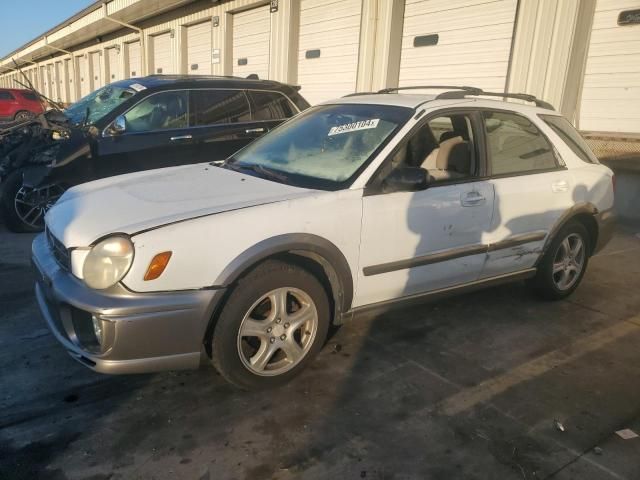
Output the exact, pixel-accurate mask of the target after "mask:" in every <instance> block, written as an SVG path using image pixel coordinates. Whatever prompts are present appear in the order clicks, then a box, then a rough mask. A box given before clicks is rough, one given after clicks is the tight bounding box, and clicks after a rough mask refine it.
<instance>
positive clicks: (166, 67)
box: [152, 32, 175, 74]
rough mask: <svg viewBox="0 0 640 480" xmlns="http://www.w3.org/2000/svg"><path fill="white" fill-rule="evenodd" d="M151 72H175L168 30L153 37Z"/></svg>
mask: <svg viewBox="0 0 640 480" xmlns="http://www.w3.org/2000/svg"><path fill="white" fill-rule="evenodd" d="M152 72H153V73H156V74H168V73H175V72H174V68H173V54H172V53H171V36H170V34H169V32H167V33H163V34H161V35H156V36H155V37H153V69H152Z"/></svg>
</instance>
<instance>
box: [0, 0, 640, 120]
mask: <svg viewBox="0 0 640 480" xmlns="http://www.w3.org/2000/svg"><path fill="white" fill-rule="evenodd" d="M596 2H597V9H596ZM276 3H277V9H271V7H272V3H271V2H270V1H269V0H226V1H222V2H215V3H214V2H211V0H194V1H191V2H187V3H185V4H182V6H180V7H178V8H173V7H172V9H169V10H168V11H166V12H165V13H162V14H160V15H156V16H155V17H152V18H149V19H146V20H144V21H140V22H138V23H136V24H135V27H136V28H140V29H142V38H141V34H140V33H139V32H138V31H135V30H132V29H128V28H124V27H123V28H120V27H115V26H114V24H113V23H112V22H110V21H108V20H106V19H105V17H104V15H105V11H104V9H103V8H97V9H95V10H93V11H89V12H88V13H87V14H85V15H83V16H78V18H75V17H74V18H72V19H70V20H69V21H68V22H67V23H66V24H65V25H64V27H62V28H59V29H58V30H57V31H54V32H51V33H49V34H47V37H46V39H45V38H40V39H38V40H34V41H33V42H31V43H30V44H28V45H27V46H25V47H24V48H23V49H22V50H21V51H19V52H16V55H14V56H15V57H17V58H18V60H20V59H23V60H22V62H23V68H24V70H25V72H30V73H29V75H30V76H29V78H30V79H31V81H32V82H33V83H34V84H35V85H36V86H37V87H38V88H40V89H42V90H43V92H44V93H45V94H47V95H50V96H51V97H52V98H54V99H55V100H61V101H75V100H77V99H78V98H79V97H80V96H81V95H83V94H86V93H88V91H90V90H91V89H92V88H96V87H98V86H100V85H104V84H107V83H110V82H112V81H114V80H117V79H120V78H128V77H131V76H132V75H135V76H140V75H145V74H147V73H156V72H157V70H158V68H161V69H162V73H173V72H176V73H193V74H197V73H211V74H214V75H231V74H232V73H233V72H236V73H238V74H245V73H247V72H249V71H250V70H251V68H248V69H244V70H243V69H241V68H238V67H239V66H238V65H237V60H238V58H235V59H234V41H233V40H234V19H238V18H241V17H243V16H248V15H249V13H248V12H247V11H249V10H255V9H257V8H260V9H262V11H267V10H270V11H269V13H268V15H269V28H268V31H267V30H265V29H263V30H265V31H264V32H262V37H260V38H261V40H260V45H261V46H262V47H263V49H266V50H265V53H264V55H262V56H263V57H265V58H268V62H267V63H266V64H265V65H263V67H264V68H262V69H261V70H260V72H259V74H260V76H264V77H267V78H271V79H275V80H279V81H283V82H289V83H300V84H301V85H302V87H303V89H302V92H303V94H305V93H306V92H307V91H308V96H309V99H310V100H311V101H312V102H315V101H320V100H324V99H325V98H327V96H328V95H330V94H333V95H342V94H345V93H349V90H350V89H351V90H358V91H371V90H377V89H380V88H384V87H386V86H397V85H398V84H401V85H410V84H416V83H431V84H433V83H445V82H446V83H449V82H451V83H463V84H474V85H477V86H481V87H484V88H490V89H492V90H500V91H502V90H504V89H505V88H506V89H507V90H509V91H519V92H527V93H533V94H535V95H537V96H539V97H542V98H544V99H546V100H548V101H550V102H551V103H553V104H554V105H555V106H556V107H557V108H559V109H561V110H562V112H563V113H564V114H565V115H567V116H568V117H569V118H571V119H572V120H575V121H577V120H579V121H580V125H579V126H580V127H581V128H583V129H592V130H601V131H602V130H611V131H622V132H636V133H640V25H632V26H625V27H623V26H618V25H617V23H616V19H617V15H618V14H619V12H620V11H622V10H624V9H632V8H640V0H428V1H426V0H340V1H337V0H279V1H278V2H274V4H273V5H274V6H275V4H276ZM175 4H176V0H112V1H110V2H108V3H107V4H106V12H107V13H108V15H112V16H114V18H123V17H122V15H123V12H129V14H130V13H131V12H138V11H139V12H141V15H142V14H143V13H144V11H145V8H146V7H145V5H148V6H149V7H153V8H154V9H155V10H157V11H159V10H162V9H163V8H165V7H166V6H167V5H169V6H173V5H175ZM516 9H517V15H516ZM272 10H273V11H272ZM256 11H257V10H256ZM343 11H344V12H346V13H344V14H343ZM352 11H353V12H355V16H354V15H352V14H351V12H352ZM594 11H595V20H594ZM243 12H245V13H243ZM301 22H302V26H301ZM348 22H350V23H349V28H342V27H344V26H345V25H346V23H348ZM353 22H355V23H353ZM592 24H593V29H592ZM237 25H238V22H236V26H237ZM114 28H118V30H116V31H112V30H113V29H114ZM301 28H302V32H301ZM100 29H103V30H104V31H105V32H111V33H105V34H104V35H100V36H99V38H97V37H96V38H94V39H91V40H87V41H86V43H80V44H77V43H74V41H73V39H74V38H81V37H82V38H84V39H85V40H86V38H87V35H86V34H84V35H83V32H87V31H91V32H94V31H95V32H98V31H99V30H100ZM105 29H106V30H105ZM198 29H199V31H196V30H198ZM189 32H191V33H189ZM354 32H357V33H354ZM196 33H197V35H196ZM245 33H246V32H245ZM237 34H238V31H237V29H236V31H235V35H236V42H235V46H236V50H237V51H238V52H239V50H238V48H239V47H240V45H239V39H238V36H237ZM436 34H437V35H438V38H437V42H436V43H434V44H433V45H425V46H419V45H418V46H417V45H416V44H415V43H414V42H415V41H416V38H417V37H421V36H424V35H436ZM96 35H98V34H96ZM265 35H266V37H265ZM347 37H348V38H347ZM189 38H191V40H189ZM589 38H590V41H589ZM354 41H355V42H356V43H354ZM56 43H57V44H58V45H67V46H66V47H65V48H66V49H69V50H71V51H72V55H68V54H64V53H62V52H60V51H55V50H52V49H51V47H48V46H47V44H50V45H51V44H56ZM190 44H191V45H192V48H193V49H192V50H190ZM69 45H71V46H69ZM338 47H339V48H341V49H342V51H339V50H336V49H337V48H338ZM136 48H138V49H139V52H136ZM332 49H333V50H336V52H337V54H338V56H337V57H335V59H333V58H332V57H330V55H329V53H331V51H332ZM249 50H251V49H249ZM309 50H320V57H317V58H315V59H314V58H307V52H308V51H309ZM587 50H588V52H587ZM250 53H251V51H249V52H248V53H246V55H245V54H242V56H243V58H244V57H247V56H248V55H249V54H250ZM587 53H588V55H587ZM33 54H37V55H40V57H39V58H38V57H36V60H37V65H33V64H31V63H29V61H30V60H31V59H32V57H31V56H32V55H33ZM239 56H240V53H238V55H236V57H239ZM44 57H46V61H45V60H44ZM72 59H73V60H72ZM327 59H328V60H331V61H330V62H329V63H327V62H326V61H325V62H324V63H326V65H325V66H323V65H324V63H323V62H322V61H323V60H327ZM56 62H63V63H56ZM340 62H342V63H340ZM160 64H161V65H160ZM196 64H197V68H196V69H192V65H196ZM321 64H322V65H321ZM48 65H51V67H47V66H48ZM40 67H47V68H40ZM1 68H5V69H7V70H8V69H9V68H11V59H10V58H9V57H6V58H4V59H2V60H0V69H1ZM245 70H246V72H245ZM338 70H339V71H338ZM132 72H135V74H134V73H132ZM345 72H346V73H345ZM585 72H586V73H585ZM251 73H253V72H251ZM343 74H344V75H343ZM338 77H339V78H338ZM342 77H344V78H342ZM21 78H22V77H21V75H20V74H18V73H16V72H14V71H11V70H8V71H7V72H6V73H4V74H3V75H0V85H2V86H7V87H9V86H13V87H17V86H18V84H17V83H16V80H21ZM583 79H584V88H583ZM342 80H344V81H342ZM336 85H338V87H339V88H338V87H336V88H334V87H335V86H336ZM581 98H582V101H581Z"/></svg>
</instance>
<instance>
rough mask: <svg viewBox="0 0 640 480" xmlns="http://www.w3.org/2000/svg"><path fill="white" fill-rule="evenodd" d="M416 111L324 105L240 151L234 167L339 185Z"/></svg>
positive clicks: (292, 179)
mask: <svg viewBox="0 0 640 480" xmlns="http://www.w3.org/2000/svg"><path fill="white" fill-rule="evenodd" d="M412 112H413V110H411V109H408V108H404V107H393V106H381V105H353V104H351V105H350V104H346V105H322V106H319V107H315V108H313V109H311V110H307V111H306V112H305V113H303V114H301V115H300V116H298V117H296V118H295V119H293V120H291V121H289V122H287V123H285V124H283V125H282V126H281V127H280V128H278V129H276V130H274V131H272V132H271V133H269V134H267V135H265V136H264V137H262V138H261V139H259V140H257V141H256V142H254V143H252V144H250V145H249V146H248V147H246V148H245V149H243V150H241V151H240V152H239V153H238V154H236V156H235V157H233V158H232V159H231V160H230V162H229V163H230V164H231V167H232V168H246V169H253V170H254V171H259V170H262V171H264V170H268V171H271V172H276V173H278V174H281V179H282V178H284V180H283V181H290V182H291V183H296V182H295V180H296V179H299V180H300V182H298V183H301V184H307V185H308V184H313V185H314V186H316V187H318V188H329V189H331V188H334V189H335V188H339V187H340V186H342V185H343V184H345V183H346V182H348V181H349V180H351V179H352V177H354V176H355V175H356V174H357V173H358V172H359V171H360V169H361V168H362V167H364V165H365V164H366V163H367V162H368V160H369V159H370V158H371V157H372V156H373V154H374V153H375V152H376V151H377V150H378V149H379V148H381V147H382V146H383V145H384V144H385V143H386V141H387V140H388V139H389V138H391V135H392V134H393V133H394V132H395V131H396V130H397V129H398V127H400V126H401V125H402V124H404V123H405V122H406V121H407V119H408V118H409V116H410V115H411V113H412Z"/></svg>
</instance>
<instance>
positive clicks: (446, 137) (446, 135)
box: [440, 130, 460, 143]
mask: <svg viewBox="0 0 640 480" xmlns="http://www.w3.org/2000/svg"><path fill="white" fill-rule="evenodd" d="M459 136H460V134H459V133H456V132H453V131H451V130H449V131H447V132H444V133H443V134H442V135H440V143H442V142H444V141H445V140H449V139H451V138H455V137H459Z"/></svg>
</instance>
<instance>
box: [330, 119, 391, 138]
mask: <svg viewBox="0 0 640 480" xmlns="http://www.w3.org/2000/svg"><path fill="white" fill-rule="evenodd" d="M378 122H380V119H379V118H371V119H369V120H360V121H359V122H352V123H345V124H344V125H338V126H337V127H331V130H329V133H328V134H327V136H328V137H331V136H333V135H340V134H341V133H349V132H357V131H358V130H368V129H370V128H376V127H377V126H378Z"/></svg>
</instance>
